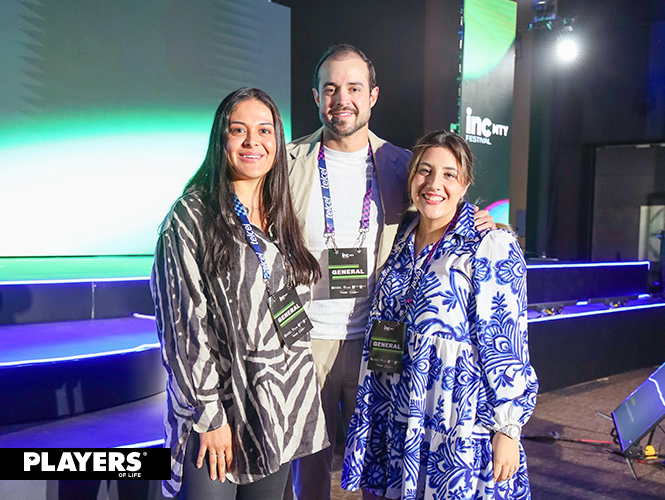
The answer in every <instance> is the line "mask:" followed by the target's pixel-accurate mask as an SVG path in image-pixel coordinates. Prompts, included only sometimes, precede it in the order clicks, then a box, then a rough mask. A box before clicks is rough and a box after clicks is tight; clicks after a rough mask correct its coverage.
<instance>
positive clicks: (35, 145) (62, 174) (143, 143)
mask: <svg viewBox="0 0 665 500" xmlns="http://www.w3.org/2000/svg"><path fill="white" fill-rule="evenodd" d="M213 116H214V109H213V110H206V111H205V112H203V111H202V112H197V113H174V112H172V111H159V110H158V111H157V112H156V111H155V110H154V109H152V110H150V111H149V112H148V111H146V112H141V111H136V110H135V111H132V112H127V113H115V114H109V113H105V114H104V115H95V116H91V115H87V116H77V117H59V118H52V119H49V120H48V121H42V122H40V123H36V124H33V125H25V124H24V125H22V126H16V125H14V126H13V127H11V128H10V127H7V126H5V127H3V126H0V137H2V139H0V166H1V167H0V213H3V214H8V215H9V216H4V217H2V218H0V234H2V235H3V237H2V238H0V256H45V255H50V256H57V255H140V254H152V252H153V251H154V246H155V242H156V239H157V231H158V228H159V225H160V223H161V221H162V219H163V218H164V216H165V215H166V213H167V212H168V210H169V207H170V206H171V204H172V203H173V202H174V201H175V199H176V198H177V197H178V196H179V195H180V193H181V192H182V189H183V187H184V186H185V184H186V182H187V180H188V179H189V178H190V177H191V175H192V174H193V173H194V172H195V171H196V169H197V168H198V167H199V166H200V165H201V162H202V160H203V158H204V156H205V152H206V149H207V145H208V139H209V135H210V127H211V125H212V119H213ZM285 128H286V131H287V133H288V136H290V123H285ZM3 129H4V130H3Z"/></svg>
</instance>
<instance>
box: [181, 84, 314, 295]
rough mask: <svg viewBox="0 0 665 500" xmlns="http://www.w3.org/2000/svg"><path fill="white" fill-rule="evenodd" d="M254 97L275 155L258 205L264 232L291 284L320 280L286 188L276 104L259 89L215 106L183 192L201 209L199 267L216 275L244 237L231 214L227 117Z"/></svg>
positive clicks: (245, 90) (233, 95)
mask: <svg viewBox="0 0 665 500" xmlns="http://www.w3.org/2000/svg"><path fill="white" fill-rule="evenodd" d="M249 99H254V100H257V101H259V102H261V103H263V104H265V105H266V106H267V107H268V109H270V111H271V112H272V117H273V121H274V124H275V140H276V143H277V151H276V153H275V163H274V164H273V167H272V169H270V171H269V172H268V173H267V174H266V178H265V182H264V183H263V193H262V195H263V200H262V201H263V207H264V211H265V215H266V221H267V227H268V229H269V233H271V235H272V237H273V238H274V239H275V240H276V242H277V245H278V246H279V249H280V251H281V252H282V254H283V255H284V257H285V258H286V259H287V261H288V264H289V266H290V268H291V273H292V277H293V280H294V282H295V283H296V284H298V285H301V284H311V283H313V282H316V281H317V280H318V279H319V278H320V277H321V268H320V267H319V263H318V262H317V261H316V259H315V258H314V257H313V256H312V254H310V253H309V251H308V250H307V247H306V246H305V243H304V240H303V236H302V232H301V230H300V225H299V224H298V219H297V218H296V214H295V210H294V208H293V203H292V201H291V192H290V190H289V177H288V175H289V174H288V164H287V159H286V143H285V139H284V125H283V124H282V116H281V115H280V113H279V110H278V109H277V105H276V104H275V102H274V101H273V100H272V99H271V98H270V96H268V94H266V93H265V92H264V91H263V90H260V89H251V88H241V89H238V90H236V91H234V92H231V93H230V94H229V95H228V96H226V98H225V99H224V100H223V101H222V103H221V104H220V105H219V107H218V108H217V111H216V112H215V120H214V122H213V124H212V130H211V132H210V140H209V142H208V151H207V153H206V156H205V159H204V160H203V163H202V164H201V166H200V167H199V169H198V170H197V171H196V173H195V174H194V176H193V177H192V178H191V179H190V180H189V182H188V183H187V185H186V186H185V190H184V192H185V193H189V192H192V191H198V192H199V193H200V194H201V198H202V201H203V206H204V207H205V211H204V214H203V237H204V239H205V243H206V244H205V245H204V251H203V269H204V271H205V272H206V273H208V274H209V275H212V276H220V274H221V271H222V270H223V269H226V268H228V267H229V266H230V265H233V263H232V262H231V260H232V249H233V246H232V242H233V239H234V238H245V234H244V231H243V230H242V225H241V224H240V220H239V219H238V216H237V215H236V213H235V210H234V200H235V191H234V189H233V184H232V182H231V181H232V176H231V169H230V165H229V162H228V158H227V155H226V141H227V137H228V134H229V121H230V118H231V113H233V111H234V110H235V108H236V106H238V104H240V103H241V102H243V101H246V100H249Z"/></svg>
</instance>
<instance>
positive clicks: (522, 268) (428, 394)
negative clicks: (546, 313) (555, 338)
mask: <svg viewBox="0 0 665 500" xmlns="http://www.w3.org/2000/svg"><path fill="white" fill-rule="evenodd" d="M418 221H419V218H418V217H416V219H415V220H413V221H412V222H411V223H410V224H406V225H405V226H404V227H402V228H401V230H400V232H399V234H398V236H397V238H396V241H395V246H394V248H393V252H392V254H391V256H390V258H389V260H388V262H387V263H386V267H385V269H384V271H383V273H382V275H381V278H380V280H379V282H378V284H377V287H376V292H375V296H374V302H373V306H372V312H371V314H370V321H369V325H368V328H367V330H366V335H365V348H364V351H363V364H362V367H361V371H360V380H359V387H358V396H357V400H356V409H355V412H354V414H353V417H352V419H351V423H350V425H349V432H348V436H347V441H346V452H345V458H344V465H343V472H342V487H343V488H345V489H348V490H356V489H358V487H361V486H362V487H364V488H367V489H368V490H370V491H372V492H373V493H374V494H376V495H379V496H381V495H385V496H386V497H388V498H403V499H435V500H443V499H456V500H458V499H474V500H476V499H487V498H492V499H494V498H510V499H528V498H530V490H529V481H528V476H527V468H526V457H525V455H524V449H523V448H522V446H521V444H520V455H521V456H520V468H519V471H518V472H517V473H516V474H515V475H514V476H513V477H512V479H510V480H508V481H502V482H498V483H495V482H494V480H493V476H492V470H493V465H492V448H491V438H492V436H493V433H494V432H495V431H497V430H498V429H500V428H502V427H503V426H505V425H508V424H513V425H518V426H519V427H522V426H523V425H524V424H525V423H526V421H527V420H528V419H529V417H530V416H531V413H532V412H533V409H534V407H535V404H536V394H537V392H538V381H537V378H536V373H535V372H534V370H533V368H532V367H531V365H530V363H529V350H528V343H527V316H526V306H527V302H526V264H525V262H524V258H523V255H522V251H521V249H520V247H519V245H518V244H517V242H516V241H515V238H514V237H513V236H512V235H511V234H510V233H509V232H508V231H504V230H500V229H497V230H493V231H485V232H484V233H479V232H478V231H476V229H475V227H474V219H473V206H472V205H470V204H467V203H464V204H462V205H461V207H460V209H459V210H458V213H457V221H456V224H455V226H454V228H451V229H450V230H449V231H448V232H447V233H446V235H445V236H444V239H443V241H442V242H441V243H440V244H439V245H438V246H436V248H435V249H434V251H433V253H432V255H431V257H429V263H427V260H428V255H429V254H430V252H431V251H432V246H431V245H430V246H428V247H426V248H424V249H423V251H422V252H420V255H418V256H414V234H415V228H416V227H417V225H418ZM435 245H436V244H435ZM423 265H425V266H427V265H428V266H429V267H425V268H424V270H426V273H425V274H424V276H423V277H422V281H421V283H420V285H419V286H418V287H417V289H416V290H415V293H414V294H413V299H412V302H411V304H410V306H409V307H408V308H406V307H405V305H406V304H405V302H406V301H407V294H408V289H409V285H410V283H411V280H412V278H413V276H414V273H415V271H416V269H418V268H419V267H421V266H423ZM405 315H406V316H405ZM404 316H405V317H404ZM375 319H382V320H390V321H406V324H407V332H406V342H405V345H406V346H405V353H404V358H403V369H402V372H401V373H395V374H388V373H381V372H378V371H372V370H369V369H368V368H367V360H368V355H369V335H370V329H371V324H372V321H373V320H375Z"/></svg>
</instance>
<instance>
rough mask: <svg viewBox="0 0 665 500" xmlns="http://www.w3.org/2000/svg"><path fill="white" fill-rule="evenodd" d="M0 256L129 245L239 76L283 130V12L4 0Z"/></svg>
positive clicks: (151, 239)
mask: <svg viewBox="0 0 665 500" xmlns="http://www.w3.org/2000/svg"><path fill="white" fill-rule="evenodd" d="M0 48H1V50H0V68H2V70H1V71H0V90H1V91H0V214H1V216H0V256H12V257H13V256H64V255H71V256H76V255H137V254H138V255H140V254H150V253H152V252H153V250H154V244H155V241H156V237H157V228H158V226H159V224H160V222H161V220H162V219H163V217H164V215H165V214H166V212H167V211H168V208H169V206H170V205H171V203H172V202H173V201H174V200H175V199H176V198H177V196H178V195H179V193H180V192H181V191H182V188H183V186H184V184H185V183H186V181H187V180H188V179H189V177H190V176H191V175H192V174H193V172H194V171H195V170H196V169H197V168H198V166H199V165H200V163H201V161H202V159H203V157H204V154H205V150H206V147H207V143H208V135H209V132H210V127H211V125H212V118H213V115H214V111H215V109H216V108H217V106H218V104H219V103H220V102H221V100H222V99H223V98H224V97H225V96H226V95H227V94H228V93H229V92H231V91H232V90H234V89H236V88H239V87H243V86H252V87H259V88H262V89H264V90H266V91H267V92H268V93H269V94H270V95H271V96H272V97H273V99H274V100H275V101H276V102H277V105H278V106H279V108H280V111H281V113H282V116H283V118H284V121H285V128H286V133H287V139H288V138H289V137H290V130H291V129H290V72H291V70H290V11H289V9H288V8H287V7H284V6H281V5H277V4H274V3H271V2H267V1H265V0H236V1H230V0H216V1H214V0H188V1H187V2H182V1H175V0H171V1H169V0H142V1H140V2H137V1H135V0H114V1H112V2H81V1H78V0H42V1H40V2H36V1H19V0H4V1H3V7H2V16H0Z"/></svg>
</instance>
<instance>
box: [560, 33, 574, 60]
mask: <svg viewBox="0 0 665 500" xmlns="http://www.w3.org/2000/svg"><path fill="white" fill-rule="evenodd" d="M556 51H557V53H558V54H559V57H560V58H561V59H563V60H564V61H573V60H574V59H576V58H577V44H576V43H575V42H574V41H573V40H571V39H570V38H564V39H562V40H561V41H560V42H559V46H558V47H557V49H556Z"/></svg>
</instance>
